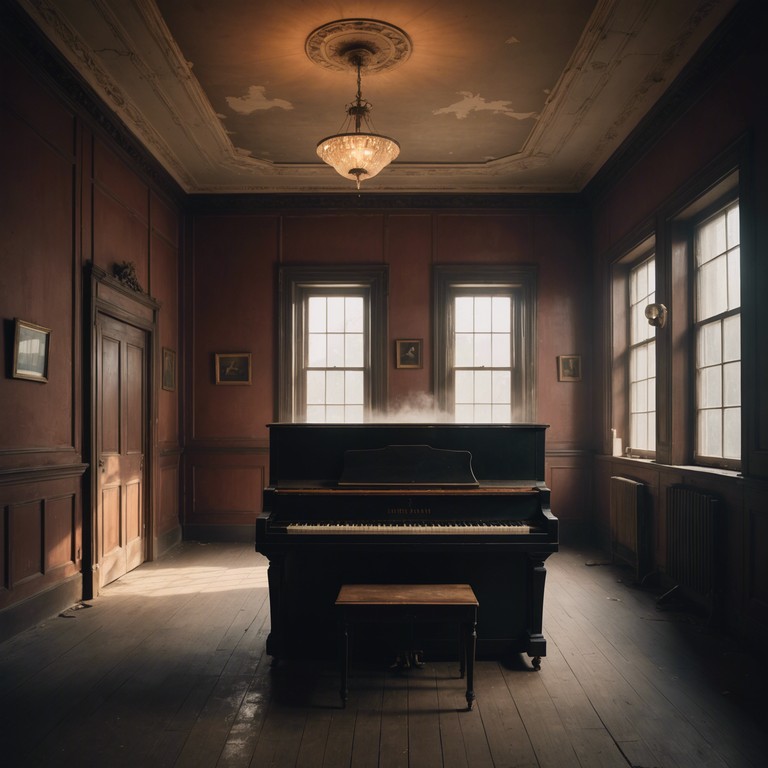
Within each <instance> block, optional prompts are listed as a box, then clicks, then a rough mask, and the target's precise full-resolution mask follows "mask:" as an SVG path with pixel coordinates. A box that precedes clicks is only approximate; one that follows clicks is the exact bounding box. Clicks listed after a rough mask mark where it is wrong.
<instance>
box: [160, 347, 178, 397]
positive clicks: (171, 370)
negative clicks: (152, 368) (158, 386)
mask: <svg viewBox="0 0 768 768" xmlns="http://www.w3.org/2000/svg"><path fill="white" fill-rule="evenodd" d="M163 389H167V390H168V391H169V392H174V391H175V390H176V353H175V352H174V351H173V350H172V349H166V348H165V347H163Z"/></svg>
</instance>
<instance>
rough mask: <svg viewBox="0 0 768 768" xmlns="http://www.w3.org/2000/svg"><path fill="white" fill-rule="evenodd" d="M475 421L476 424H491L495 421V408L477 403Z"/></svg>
mask: <svg viewBox="0 0 768 768" xmlns="http://www.w3.org/2000/svg"><path fill="white" fill-rule="evenodd" d="M474 421H475V423H476V424H491V423H492V422H493V408H492V407H491V406H490V405H485V404H483V403H480V404H475V415H474Z"/></svg>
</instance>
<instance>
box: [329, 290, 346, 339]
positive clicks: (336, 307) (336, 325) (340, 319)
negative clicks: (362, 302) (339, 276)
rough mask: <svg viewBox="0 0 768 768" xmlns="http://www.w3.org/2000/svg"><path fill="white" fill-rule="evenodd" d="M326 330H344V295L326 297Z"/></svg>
mask: <svg viewBox="0 0 768 768" xmlns="http://www.w3.org/2000/svg"><path fill="white" fill-rule="evenodd" d="M326 322H327V323H328V332H329V333H341V332H342V331H343V330H344V297H343V296H329V297H328V319H327V321H326Z"/></svg>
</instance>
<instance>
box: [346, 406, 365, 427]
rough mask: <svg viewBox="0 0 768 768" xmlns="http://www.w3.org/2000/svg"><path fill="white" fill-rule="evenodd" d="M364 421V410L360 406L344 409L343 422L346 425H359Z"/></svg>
mask: <svg viewBox="0 0 768 768" xmlns="http://www.w3.org/2000/svg"><path fill="white" fill-rule="evenodd" d="M364 420H365V409H364V408H363V406H362V405H348V406H347V407H346V408H345V409H344V421H345V422H346V423H347V424H360V423H362V422H363V421H364Z"/></svg>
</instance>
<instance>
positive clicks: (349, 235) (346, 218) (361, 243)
mask: <svg viewBox="0 0 768 768" xmlns="http://www.w3.org/2000/svg"><path fill="white" fill-rule="evenodd" d="M384 222H385V218H384V215H383V214H380V213H346V212H344V213H334V214H311V213H307V214H303V215H296V216H294V215H290V214H286V215H284V216H283V219H282V243H281V253H280V260H281V262H282V263H284V264H313V263H315V262H322V263H324V264H369V263H374V264H381V263H382V262H383V261H384Z"/></svg>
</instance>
